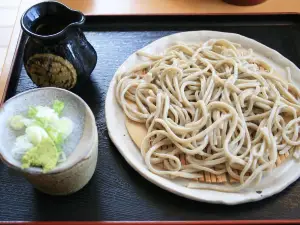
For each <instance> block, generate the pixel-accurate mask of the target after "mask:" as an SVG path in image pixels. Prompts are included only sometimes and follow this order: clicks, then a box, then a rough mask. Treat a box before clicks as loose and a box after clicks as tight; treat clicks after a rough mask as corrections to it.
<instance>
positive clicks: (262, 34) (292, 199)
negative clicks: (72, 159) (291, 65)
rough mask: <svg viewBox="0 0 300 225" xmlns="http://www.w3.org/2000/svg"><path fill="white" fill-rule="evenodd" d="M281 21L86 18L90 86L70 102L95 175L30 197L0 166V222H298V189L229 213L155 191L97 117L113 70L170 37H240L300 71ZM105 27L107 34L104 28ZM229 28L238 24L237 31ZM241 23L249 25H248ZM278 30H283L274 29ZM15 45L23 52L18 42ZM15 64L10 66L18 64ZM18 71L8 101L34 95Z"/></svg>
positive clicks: (295, 35) (299, 33) (291, 30)
mask: <svg viewBox="0 0 300 225" xmlns="http://www.w3.org/2000/svg"><path fill="white" fill-rule="evenodd" d="M126 18H127V19H126ZM176 18H177V19H176ZM243 18H244V17H243ZM263 18H265V17H263ZM287 18H289V17H281V16H280V17H275V18H274V22H273V26H270V25H265V26H264V27H261V26H259V25H260V24H261V20H262V18H261V17H258V18H257V19H258V20H257V21H256V22H255V21H253V22H251V23H246V22H245V23H244V22H243V21H242V19H241V18H240V17H234V18H233V17H230V18H229V19H226V18H224V17H218V19H217V18H216V17H214V21H211V17H192V18H190V17H189V18H186V17H184V18H178V17H175V18H174V17H171V18H170V17H168V18H167V17H136V19H134V20H132V19H130V18H128V17H126V16H124V17H118V18H115V17H110V19H109V18H107V17H105V19H104V18H101V17H94V19H93V18H88V19H87V23H86V27H84V28H83V29H85V30H86V37H87V39H88V40H89V41H90V42H91V44H92V45H93V46H94V47H95V49H96V51H97V53H98V58H99V60H98V63H97V66H96V68H95V70H94V71H93V73H92V75H91V79H90V81H89V82H88V83H87V84H86V85H85V86H84V87H83V88H82V90H81V91H80V92H78V93H77V94H79V96H81V97H82V98H83V99H84V100H85V101H86V102H87V104H88V105H89V106H90V107H91V109H92V111H93V113H94V115H95V118H96V121H97V128H98V132H99V147H98V149H99V158H98V164H97V168H96V172H95V175H94V177H93V178H92V179H91V181H90V182H89V184H88V185H87V186H86V187H84V188H83V189H82V190H81V191H79V192H77V193H75V194H74V195H71V196H68V197H52V196H48V195H45V194H42V193H40V192H38V191H36V190H34V189H33V188H32V186H31V185H30V184H28V183H27V182H26V181H25V180H24V179H23V178H22V177H18V176H17V175H13V173H12V172H11V171H10V170H9V169H7V167H6V166H4V165H2V164H0V176H1V185H0V199H1V201H0V212H1V213H0V221H1V220H2V221H3V220H6V221H7V220H8V221H11V220H14V221H16V220H18V221H40V220H42V221H49V220H53V221H77V220H79V221H87V220H88V221H149V220H150V221H151V220H153V221H178V220H182V221H196V220H199V221H206V220H214V221H215V220H227V221H228V220H270V219H271V220H274V219H277V220H297V219H300V218H299V208H300V207H299V206H300V205H299V204H300V193H299V191H300V189H299V182H295V183H294V184H293V185H290V186H289V187H288V188H287V189H285V190H284V191H282V192H281V193H279V194H277V195H275V196H273V197H271V198H267V199H264V200H262V201H259V202H252V203H247V204H242V205H237V206H224V205H217V204H208V203H203V202H196V201H191V200H188V199H184V198H182V197H180V196H176V195H174V194H172V193H170V192H167V191H165V190H163V189H161V188H159V187H157V186H156V185H154V184H152V183H151V182H149V181H147V180H146V179H144V178H143V177H142V176H140V175H139V174H138V173H137V172H136V171H134V169H132V168H131V167H130V165H129V164H128V163H127V162H126V161H125V160H124V158H123V157H122V156H121V155H120V154H119V152H118V150H117V149H116V147H115V146H114V145H113V143H112V142H111V141H110V139H109V135H108V130H107V127H106V121H105V115H104V108H105V96H106V92H107V89H108V86H109V83H110V81H111V79H112V76H113V74H114V73H115V71H116V69H117V68H118V67H119V66H120V65H121V64H122V62H124V60H126V59H127V57H128V56H129V55H131V54H132V53H133V52H135V51H136V50H138V49H140V48H142V47H143V46H145V45H147V44H149V43H150V42H152V41H154V40H156V39H158V38H160V37H163V36H166V35H169V34H172V33H175V32H180V31H184V30H201V29H207V28H208V27H210V28H211V29H214V30H219V31H227V32H236V33H240V34H242V35H246V36H248V37H250V38H254V39H256V40H258V41H260V42H261V43H263V44H266V45H268V46H272V47H273V48H274V49H276V50H278V51H279V52H280V53H282V54H283V55H286V56H288V57H289V58H290V59H291V60H292V61H293V62H295V63H296V64H297V65H300V52H298V51H294V49H300V43H299V42H298V40H299V39H300V30H299V29H298V28H297V27H294V26H293V24H294V21H293V20H292V21H291V22H290V23H288V20H287ZM297 18H298V17H296V19H297ZM113 21H114V26H111V23H112V22H113ZM162 21H163V22H162ZM234 21H239V22H238V26H236V23H235V22H234ZM249 21H252V20H251V19H250V18H249ZM296 21H297V20H295V22H296ZM267 22H268V21H266V22H265V23H264V24H267ZM283 22H285V24H286V25H284V26H282V25H280V24H282V23H283ZM224 23H226V26H224ZM269 23H270V21H269ZM93 24H94V25H93ZM145 24H147V26H145ZM277 24H279V25H277ZM254 31H255V32H254ZM270 37H272V38H270ZM21 43H23V44H24V42H23V41H22V42H21ZM282 43H285V44H284V45H282ZM23 44H22V45H21V48H22V46H23ZM107 49H109V51H107ZM20 56H21V55H19V57H17V62H20V61H19V60H20ZM16 65H19V64H18V63H17V64H16ZM20 65H21V64H20ZM16 68H17V67H16ZM20 69H21V73H20V71H19V69H16V70H14V72H13V73H12V80H11V85H10V87H9V92H8V97H10V96H12V95H15V94H17V93H21V92H23V91H26V90H29V89H32V88H36V86H35V85H34V84H33V83H32V81H31V80H30V79H29V77H28V75H27V74H26V72H25V70H24V68H23V67H21V68H20ZM19 74H20V76H19ZM137 154H138V152H137ZM8 174H11V175H8ZM8 190H9V191H8ZM258 194H259V193H258Z"/></svg>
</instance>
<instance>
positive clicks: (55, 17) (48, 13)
mask: <svg viewBox="0 0 300 225" xmlns="http://www.w3.org/2000/svg"><path fill="white" fill-rule="evenodd" d="M84 22H85V16H84V15H83V14H82V13H81V12H79V11H76V10H72V9H70V8H68V7H67V6H65V5H63V4H61V3H59V2H56V1H50V2H49V1H47V2H42V3H39V4H37V5H34V6H33V7H31V8H29V9H28V10H27V11H26V12H25V13H24V14H23V16H22V18H21V27H22V29H23V31H24V32H25V33H26V34H28V35H29V36H31V37H33V38H36V39H41V40H51V39H53V38H57V37H61V36H62V35H64V34H65V33H66V30H68V29H69V28H70V27H76V26H78V27H79V26H81V25H82V24H84Z"/></svg>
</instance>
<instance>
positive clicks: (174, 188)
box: [105, 31, 300, 205]
mask: <svg viewBox="0 0 300 225" xmlns="http://www.w3.org/2000/svg"><path fill="white" fill-rule="evenodd" d="M212 38H216V39H220V38H221V39H222V38H223V39H227V40H229V41H232V42H236V43H239V44H241V45H242V47H243V48H246V49H249V48H252V49H253V51H254V52H255V53H256V55H257V57H259V58H262V59H263V60H266V61H267V62H268V63H270V64H271V65H272V66H273V67H274V68H275V70H276V72H277V73H279V74H281V75H282V76H283V77H285V78H286V69H285V68H286V67H290V69H291V73H292V79H293V82H294V83H295V84H296V85H297V86H298V87H300V76H296V75H297V74H299V73H300V70H299V68H297V67H296V66H295V64H293V63H292V62H291V61H289V60H288V59H287V58H285V57H284V56H282V55H281V54H279V53H278V52H277V51H275V50H273V49H271V48H269V47H267V46H265V45H263V44H261V43H258V42H257V41H255V40H252V39H250V38H247V37H244V36H241V35H238V34H234V33H223V32H215V31H192V32H183V33H177V34H173V35H170V36H166V37H163V38H161V39H158V40H157V41H154V42H153V43H151V44H149V45H147V46H146V47H144V48H143V49H141V50H143V51H145V52H147V53H152V54H161V53H162V52H163V51H164V50H165V49H166V48H168V47H170V46H171V45H172V44H174V43H176V42H186V43H199V42H200V41H207V40H209V39H212ZM144 60H145V59H144ZM142 62H143V59H142V57H138V56H137V54H135V53H134V54H132V55H131V56H130V57H129V58H128V59H127V60H126V61H125V62H124V63H123V64H122V65H121V66H120V68H119V69H118V70H117V72H116V74H119V73H123V72H125V71H128V70H129V69H131V68H132V67H133V66H135V65H136V64H139V63H142ZM116 74H115V76H114V78H113V80H112V81H111V83H110V86H109V90H108V93H107V97H106V103H105V114H106V123H107V128H108V133H109V136H110V138H111V140H112V141H113V142H114V144H115V145H116V147H117V148H118V150H119V151H120V153H121V154H122V155H123V157H124V158H125V160H126V161H127V162H128V163H129V164H130V165H131V166H132V167H133V168H134V169H135V170H136V171H137V172H139V173H140V174H141V175H142V176H143V177H145V178H146V179H147V180H149V181H150V182H152V183H154V184H156V185H158V186H159V187H161V188H163V189H165V190H168V191H170V192H173V193H174V194H177V195H180V196H183V197H186V198H189V199H193V200H197V201H204V202H211V203H221V204H228V205H234V204H240V203H245V202H251V201H258V200H261V199H264V198H267V197H269V196H272V195H274V194H276V193H278V192H280V191H282V190H283V189H284V188H286V187H287V186H288V185H290V184H291V183H293V182H294V181H296V180H297V179H298V178H299V176H300V163H299V162H297V161H296V160H294V159H288V160H286V161H285V162H284V163H283V164H281V165H280V166H279V167H277V168H275V169H274V170H273V171H272V172H271V173H270V174H268V175H267V176H264V178H263V179H262V181H261V182H260V184H259V185H258V186H256V187H255V188H248V189H245V190H243V191H242V192H239V193H225V192H219V191H212V190H201V189H190V188H187V187H185V185H186V184H187V181H185V180H183V179H175V180H169V179H167V178H163V177H160V176H158V175H156V174H154V173H152V172H150V171H149V170H148V168H147V167H146V164H145V163H144V160H143V158H142V156H141V154H140V150H139V149H138V148H137V146H136V145H135V144H134V142H133V141H132V140H131V138H130V136H129V134H128V131H127V129H126V126H125V120H126V118H125V114H124V112H123V111H122V109H121V107H120V106H119V105H118V103H117V101H116V98H115V95H114V93H115V92H114V90H115V84H116Z"/></svg>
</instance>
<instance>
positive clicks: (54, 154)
mask: <svg viewBox="0 0 300 225" xmlns="http://www.w3.org/2000/svg"><path fill="white" fill-rule="evenodd" d="M58 158H59V153H58V150H57V148H56V146H55V144H54V142H53V141H52V140H51V139H50V138H44V139H42V140H41V142H40V143H39V144H38V145H37V146H35V147H33V148H32V149H30V150H29V151H27V152H26V153H25V155H24V156H23V158H22V167H23V168H28V167H30V166H36V167H42V168H43V171H44V172H48V171H50V170H52V169H53V168H55V167H56V164H57V162H58Z"/></svg>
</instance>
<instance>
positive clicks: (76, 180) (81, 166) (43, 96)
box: [0, 87, 98, 195]
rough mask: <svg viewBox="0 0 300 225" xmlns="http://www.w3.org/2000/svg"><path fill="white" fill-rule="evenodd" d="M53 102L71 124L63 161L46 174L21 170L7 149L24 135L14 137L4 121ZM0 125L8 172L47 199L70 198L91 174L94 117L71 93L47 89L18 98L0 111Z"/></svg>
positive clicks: (94, 149) (95, 141)
mask: <svg viewBox="0 0 300 225" xmlns="http://www.w3.org/2000/svg"><path fill="white" fill-rule="evenodd" d="M54 100H60V101H63V102H64V103H65V108H64V110H63V113H62V116H66V117H68V118H70V119H71V120H72V121H73V123H74V129H73V132H72V133H71V134H70V136H69V137H68V138H67V139H66V141H65V143H64V145H63V150H64V152H65V153H66V155H67V159H66V161H65V162H62V163H59V164H58V165H57V166H56V167H55V168H54V169H53V170H51V171H49V172H47V173H43V171H42V170H41V169H40V168H35V167H30V168H28V169H22V167H21V163H20V162H19V161H18V160H16V159H15V158H13V156H12V154H11V149H12V148H13V145H14V142H15V139H16V137H17V136H19V135H22V134H23V133H24V131H23V132H19V133H18V132H16V131H14V130H12V129H11V128H10V126H9V124H8V121H9V119H10V118H11V117H12V116H13V115H17V114H22V115H26V113H27V111H28V107H29V106H37V105H42V106H51V105H52V103H53V102H54ZM0 124H1V126H0V136H1V139H0V157H1V159H2V160H3V162H4V163H5V164H6V165H8V166H9V167H10V168H12V169H15V170H17V171H20V172H21V174H23V175H24V176H25V177H26V179H27V180H28V181H29V182H30V183H31V184H32V185H33V186H34V187H35V188H36V189H38V190H40V191H42V192H44V193H47V194H51V195H67V194H71V193H74V192H76V191H78V190H80V189H81V188H82V187H83V186H85V185H86V184H87V183H88V181H89V180H90V179H91V177H92V175H93V174H94V171H95V168H96V164H97V157H98V132H97V127H96V122H95V117H94V115H93V113H92V111H91V109H90V108H89V106H88V105H87V104H86V103H85V102H84V101H83V100H82V99H81V98H80V97H79V96H77V95H75V94H73V93H72V92H69V91H67V90H65V89H59V88H53V87H47V88H37V89H33V90H30V91H26V92H23V93H21V94H18V95H16V96H14V97H12V98H11V99H9V100H8V101H6V102H5V103H4V105H3V106H2V108H1V109H0Z"/></svg>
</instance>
